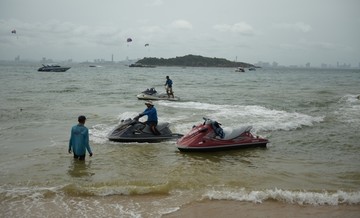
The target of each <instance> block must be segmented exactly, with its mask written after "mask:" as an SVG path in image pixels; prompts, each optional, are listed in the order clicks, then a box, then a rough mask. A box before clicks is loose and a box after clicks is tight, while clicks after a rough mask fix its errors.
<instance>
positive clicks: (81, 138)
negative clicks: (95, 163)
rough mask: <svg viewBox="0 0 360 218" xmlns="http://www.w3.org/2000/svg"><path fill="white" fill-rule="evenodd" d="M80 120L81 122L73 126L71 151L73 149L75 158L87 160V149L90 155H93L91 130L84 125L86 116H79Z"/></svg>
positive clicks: (70, 142)
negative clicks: (90, 143) (90, 139)
mask: <svg viewBox="0 0 360 218" xmlns="http://www.w3.org/2000/svg"><path fill="white" fill-rule="evenodd" d="M78 121H79V123H78V124H77V125H75V126H73V127H72V128H71V136H70V140H69V153H70V154H71V150H72V151H73V153H74V158H75V159H78V160H85V154H86V150H87V151H88V152H89V155H90V157H91V156H92V155H93V153H92V151H91V148H90V145H89V130H88V128H86V127H85V126H84V125H85V121H86V117H85V116H83V115H81V116H79V117H78ZM85 149H86V150H85Z"/></svg>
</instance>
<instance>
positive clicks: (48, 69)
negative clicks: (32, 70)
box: [38, 64, 71, 72]
mask: <svg viewBox="0 0 360 218" xmlns="http://www.w3.org/2000/svg"><path fill="white" fill-rule="evenodd" d="M70 68H71V67H61V66H59V65H44V64H43V66H42V67H40V68H39V69H38V71H42V72H65V71H67V70H68V69H70Z"/></svg>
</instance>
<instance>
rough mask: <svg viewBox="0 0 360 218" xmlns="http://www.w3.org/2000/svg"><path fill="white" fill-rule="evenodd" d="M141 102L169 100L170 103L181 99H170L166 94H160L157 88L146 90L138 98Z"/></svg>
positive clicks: (175, 97)
mask: <svg viewBox="0 0 360 218" xmlns="http://www.w3.org/2000/svg"><path fill="white" fill-rule="evenodd" d="M136 97H137V98H138V99H140V100H168V101H179V100H180V98H179V97H177V96H174V97H171V96H170V97H169V96H168V95H167V94H166V93H158V92H157V91H156V90H155V88H150V89H146V90H145V91H143V92H141V93H140V94H138V95H137V96H136Z"/></svg>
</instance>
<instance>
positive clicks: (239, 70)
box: [235, 67, 245, 72]
mask: <svg viewBox="0 0 360 218" xmlns="http://www.w3.org/2000/svg"><path fill="white" fill-rule="evenodd" d="M235 72H245V69H244V68H242V67H238V68H236V70H235Z"/></svg>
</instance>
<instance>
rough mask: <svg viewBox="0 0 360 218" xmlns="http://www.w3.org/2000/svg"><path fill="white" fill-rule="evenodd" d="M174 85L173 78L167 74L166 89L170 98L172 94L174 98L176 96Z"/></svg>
mask: <svg viewBox="0 0 360 218" xmlns="http://www.w3.org/2000/svg"><path fill="white" fill-rule="evenodd" d="M172 85H173V82H172V80H171V79H170V77H169V76H166V82H165V89H166V93H167V95H168V98H170V96H172V98H174V92H173V90H172Z"/></svg>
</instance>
